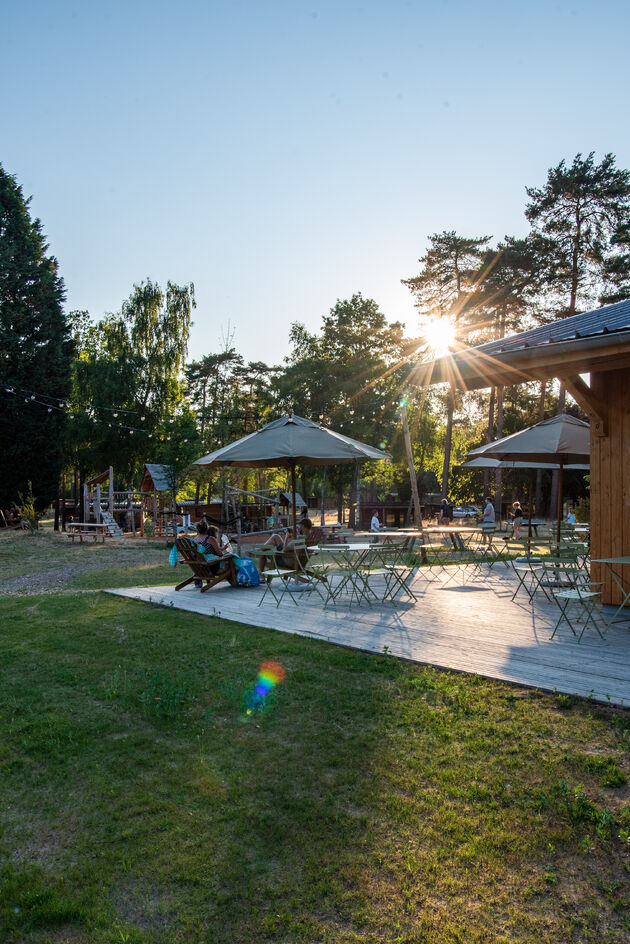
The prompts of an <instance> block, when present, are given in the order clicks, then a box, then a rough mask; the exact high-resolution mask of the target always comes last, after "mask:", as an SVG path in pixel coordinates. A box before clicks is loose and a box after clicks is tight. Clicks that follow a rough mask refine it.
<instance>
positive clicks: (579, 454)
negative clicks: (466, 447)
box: [468, 413, 591, 541]
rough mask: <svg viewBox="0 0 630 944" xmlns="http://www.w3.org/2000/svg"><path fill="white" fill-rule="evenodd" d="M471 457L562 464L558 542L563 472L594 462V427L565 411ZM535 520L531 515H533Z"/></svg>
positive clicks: (489, 445)
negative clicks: (592, 438)
mask: <svg viewBox="0 0 630 944" xmlns="http://www.w3.org/2000/svg"><path fill="white" fill-rule="evenodd" d="M468 455H469V456H472V457H473V458H475V457H476V456H483V457H484V458H491V459H499V460H501V461H502V462H503V461H510V462H529V463H532V468H536V467H538V464H539V463H542V466H541V467H542V468H544V467H545V466H546V465H548V464H549V463H557V464H558V470H559V472H558V532H557V537H558V541H559V540H560V526H561V523H562V473H563V470H564V469H565V467H566V466H567V465H575V464H576V463H577V464H584V463H590V458H591V447H590V427H589V424H588V423H585V422H584V421H583V420H579V419H577V418H576V417H575V416H569V415H567V414H566V413H562V414H560V415H559V416H553V417H552V418H551V419H549V420H543V421H542V422H541V423H536V425H535V426H529V427H528V428H527V429H522V430H520V431H519V432H518V433H512V435H511V436H505V437H504V438H503V439H497V440H496V441H495V442H492V443H488V444H487V445H486V446H480V447H479V448H478V449H473V450H471V452H469V453H468ZM530 520H531V515H530Z"/></svg>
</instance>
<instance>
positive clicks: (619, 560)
mask: <svg viewBox="0 0 630 944" xmlns="http://www.w3.org/2000/svg"><path fill="white" fill-rule="evenodd" d="M591 563H595V564H630V557H593V558H591Z"/></svg>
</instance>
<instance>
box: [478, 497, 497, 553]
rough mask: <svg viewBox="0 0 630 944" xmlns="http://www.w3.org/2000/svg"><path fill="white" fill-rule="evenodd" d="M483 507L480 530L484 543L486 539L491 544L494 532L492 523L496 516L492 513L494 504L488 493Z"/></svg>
mask: <svg viewBox="0 0 630 944" xmlns="http://www.w3.org/2000/svg"><path fill="white" fill-rule="evenodd" d="M485 502H486V504H485V507H484V509H483V517H482V519H481V530H482V532H483V533H482V541H483V543H484V544H485V543H486V539H487V540H488V544H489V545H490V544H492V535H493V534H494V524H495V521H496V516H495V513H494V505H493V504H492V500H491V498H490V496H489V495H488V496H487V497H486V499H485Z"/></svg>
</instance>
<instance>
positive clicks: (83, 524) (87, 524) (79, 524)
mask: <svg viewBox="0 0 630 944" xmlns="http://www.w3.org/2000/svg"><path fill="white" fill-rule="evenodd" d="M66 528H81V529H82V530H83V529H85V528H105V529H106V528H107V525H106V524H103V522H102V521H99V522H98V523H96V522H94V521H68V522H66Z"/></svg>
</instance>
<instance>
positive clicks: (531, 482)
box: [527, 469, 534, 557]
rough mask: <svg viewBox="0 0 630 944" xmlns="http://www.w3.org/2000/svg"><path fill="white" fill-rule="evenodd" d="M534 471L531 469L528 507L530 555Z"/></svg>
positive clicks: (530, 548)
mask: <svg viewBox="0 0 630 944" xmlns="http://www.w3.org/2000/svg"><path fill="white" fill-rule="evenodd" d="M533 479H534V473H533V472H532V470H531V469H530V470H529V498H528V508H527V518H528V521H527V556H528V557H530V556H531V553H532V493H533V490H534V486H533Z"/></svg>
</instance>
